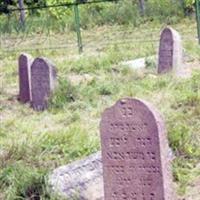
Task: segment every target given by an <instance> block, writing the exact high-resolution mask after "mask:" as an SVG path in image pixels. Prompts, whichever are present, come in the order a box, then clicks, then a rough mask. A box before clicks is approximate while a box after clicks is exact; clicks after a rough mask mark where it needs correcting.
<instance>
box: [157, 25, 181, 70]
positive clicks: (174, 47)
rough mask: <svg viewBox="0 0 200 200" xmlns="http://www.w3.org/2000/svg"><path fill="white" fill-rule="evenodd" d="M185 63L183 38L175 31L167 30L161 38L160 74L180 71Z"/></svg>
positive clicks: (168, 28)
mask: <svg viewBox="0 0 200 200" xmlns="http://www.w3.org/2000/svg"><path fill="white" fill-rule="evenodd" d="M182 61H183V49H182V42H181V36H180V35H179V33H178V32H177V31H175V30H174V29H172V28H170V27H167V28H165V29H164V30H163V31H162V33H161V36H160V47H159V60H158V73H159V74H161V73H166V72H169V71H171V70H175V71H179V70H180V68H181V65H182Z"/></svg>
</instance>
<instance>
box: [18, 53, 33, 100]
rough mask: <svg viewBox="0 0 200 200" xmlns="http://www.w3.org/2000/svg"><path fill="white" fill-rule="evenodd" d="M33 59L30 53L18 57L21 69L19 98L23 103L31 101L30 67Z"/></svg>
mask: <svg viewBox="0 0 200 200" xmlns="http://www.w3.org/2000/svg"><path fill="white" fill-rule="evenodd" d="M32 62H33V59H32V57H31V56H30V55H28V54H21V55H20V56H19V59H18V66H19V68H18V70H19V100H20V101H21V102H22V103H26V102H29V101H30V99H31V97H30V87H31V84H30V67H31V64H32Z"/></svg>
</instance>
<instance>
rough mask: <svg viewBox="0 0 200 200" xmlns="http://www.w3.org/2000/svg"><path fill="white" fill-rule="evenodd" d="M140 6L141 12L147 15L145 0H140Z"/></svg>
mask: <svg viewBox="0 0 200 200" xmlns="http://www.w3.org/2000/svg"><path fill="white" fill-rule="evenodd" d="M139 6H140V13H141V15H142V16H144V15H145V0H139Z"/></svg>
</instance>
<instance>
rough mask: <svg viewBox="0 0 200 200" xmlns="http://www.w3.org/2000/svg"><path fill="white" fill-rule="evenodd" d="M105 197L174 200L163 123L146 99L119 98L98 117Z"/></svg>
mask: <svg viewBox="0 0 200 200" xmlns="http://www.w3.org/2000/svg"><path fill="white" fill-rule="evenodd" d="M101 145H102V162H103V178H104V199H105V200H125V199H126V200H174V195H173V190H172V174H171V170H170V159H169V156H168V152H169V147H168V141H167V136H166V131H165V126H164V122H163V120H162V118H161V117H160V115H159V114H158V112H157V111H156V110H155V109H154V108H153V107H152V106H151V105H149V103H146V102H144V101H142V100H138V99H131V98H127V99H122V100H119V101H118V102H117V103H116V104H115V105H114V106H113V107H111V108H109V109H107V110H106V111H105V112H104V113H103V116H102V121H101Z"/></svg>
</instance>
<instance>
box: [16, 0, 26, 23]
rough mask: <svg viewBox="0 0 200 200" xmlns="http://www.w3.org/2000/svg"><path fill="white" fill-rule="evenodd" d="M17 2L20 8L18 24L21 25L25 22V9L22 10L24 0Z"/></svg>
mask: <svg viewBox="0 0 200 200" xmlns="http://www.w3.org/2000/svg"><path fill="white" fill-rule="evenodd" d="M18 4H19V8H20V9H21V10H20V19H19V20H20V24H21V25H22V26H24V24H25V11H24V10H23V9H24V0H18Z"/></svg>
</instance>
